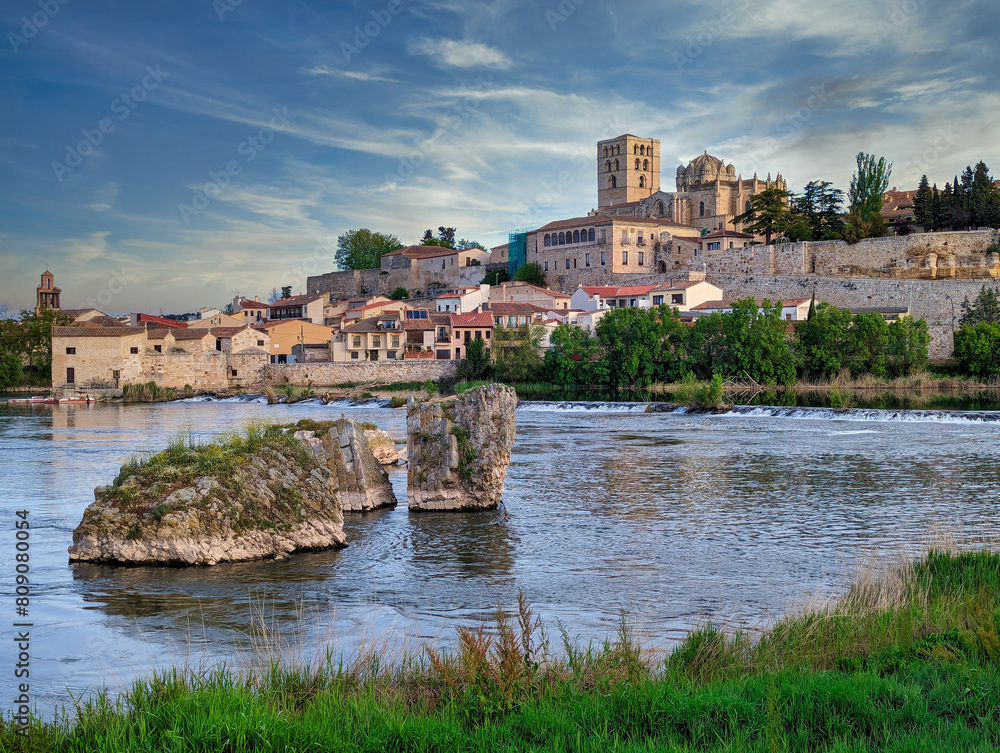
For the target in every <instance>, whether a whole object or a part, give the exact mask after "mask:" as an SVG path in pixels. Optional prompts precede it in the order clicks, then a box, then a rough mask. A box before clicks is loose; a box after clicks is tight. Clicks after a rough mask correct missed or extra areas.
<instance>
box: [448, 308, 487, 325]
mask: <svg viewBox="0 0 1000 753" xmlns="http://www.w3.org/2000/svg"><path fill="white" fill-rule="evenodd" d="M451 326H452V327H487V328H488V327H492V326H493V316H492V315H491V314H490V313H489V312H488V311H477V312H476V313H473V314H452V315H451Z"/></svg>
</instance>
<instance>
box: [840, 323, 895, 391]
mask: <svg viewBox="0 0 1000 753" xmlns="http://www.w3.org/2000/svg"><path fill="white" fill-rule="evenodd" d="M888 345H889V325H888V324H886V323H885V319H883V318H882V317H881V315H879V314H876V313H867V314H858V315H857V316H855V317H854V319H853V320H852V321H851V323H850V330H849V337H848V345H847V348H846V350H847V355H848V363H847V365H848V367H849V368H850V370H851V376H853V377H859V376H862V375H864V374H871V375H872V376H876V377H883V376H885V375H886V372H887V371H888V368H889V359H888V353H887V348H888Z"/></svg>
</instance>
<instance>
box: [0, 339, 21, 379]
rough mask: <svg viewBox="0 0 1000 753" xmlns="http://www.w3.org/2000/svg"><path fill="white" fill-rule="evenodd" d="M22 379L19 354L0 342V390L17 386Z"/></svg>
mask: <svg viewBox="0 0 1000 753" xmlns="http://www.w3.org/2000/svg"><path fill="white" fill-rule="evenodd" d="M23 381H24V369H23V368H22V366H21V356H20V355H18V354H17V353H15V352H13V351H11V350H7V349H6V347H5V346H4V345H3V344H2V343H0V390H8V389H10V388H11V387H18V386H19V385H21V384H22V383H23Z"/></svg>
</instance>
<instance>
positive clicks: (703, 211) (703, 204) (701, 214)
mask: <svg viewBox="0 0 1000 753" xmlns="http://www.w3.org/2000/svg"><path fill="white" fill-rule="evenodd" d="M698 211H699V213H700V214H699V216H700V217H704V216H705V202H704V201H703V202H701V207H700V208H699V209H698Z"/></svg>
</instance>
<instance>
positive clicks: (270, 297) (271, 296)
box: [267, 288, 281, 303]
mask: <svg viewBox="0 0 1000 753" xmlns="http://www.w3.org/2000/svg"><path fill="white" fill-rule="evenodd" d="M280 300H281V293H279V292H278V289H277V288H271V292H270V293H268V294H267V302H268V303H277V302H278V301H280Z"/></svg>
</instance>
